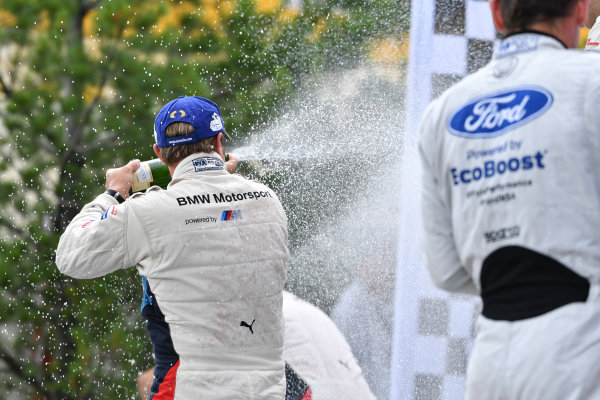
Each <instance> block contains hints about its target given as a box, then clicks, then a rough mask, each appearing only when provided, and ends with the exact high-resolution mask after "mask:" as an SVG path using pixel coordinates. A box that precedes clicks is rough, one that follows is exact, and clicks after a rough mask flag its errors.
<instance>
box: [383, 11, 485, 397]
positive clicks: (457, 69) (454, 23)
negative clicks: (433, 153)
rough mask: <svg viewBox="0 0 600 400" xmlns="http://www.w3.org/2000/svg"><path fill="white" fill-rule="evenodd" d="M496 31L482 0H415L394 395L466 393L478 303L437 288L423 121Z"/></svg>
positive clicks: (481, 57)
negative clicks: (427, 253) (426, 211)
mask: <svg viewBox="0 0 600 400" xmlns="http://www.w3.org/2000/svg"><path fill="white" fill-rule="evenodd" d="M495 37H496V33H495V29H494V25H493V22H492V18H491V12H490V9H489V4H488V2H487V1H483V0H412V7H411V30H410V56H409V70H408V91H407V98H406V107H405V112H406V124H405V126H406V132H405V141H404V142H405V149H404V153H403V156H402V161H401V162H402V182H401V188H403V189H407V190H402V193H401V199H400V201H401V208H400V209H401V210H402V211H401V215H400V222H399V233H398V247H397V257H396V259H397V268H396V280H397V281H396V295H395V315H394V338H393V354H392V372H391V382H392V386H391V391H390V399H392V400H459V399H462V398H464V388H465V375H466V366H467V360H468V355H469V353H470V349H471V346H472V342H473V337H474V326H475V319H476V317H477V315H478V314H479V311H480V303H479V301H478V300H477V299H475V298H474V297H467V296H464V297H462V296H456V295H450V294H448V293H445V292H442V291H440V290H438V289H436V288H435V287H434V286H433V285H432V284H431V283H430V282H431V281H430V279H429V275H428V274H427V271H426V269H425V266H424V264H423V259H422V250H421V246H420V238H419V232H420V229H421V220H420V215H421V210H420V208H419V196H420V163H419V159H418V150H417V143H418V125H419V121H420V118H421V116H422V114H423V112H424V111H425V108H426V107H427V105H428V104H429V102H430V101H431V100H432V99H433V98H435V97H436V96H438V95H439V94H441V93H442V92H443V91H444V90H445V89H447V88H448V87H450V86H451V85H452V84H454V83H455V82H457V81H459V80H460V79H461V78H462V77H464V76H465V75H467V74H469V73H472V72H474V71H476V70H478V69H479V68H481V67H482V66H484V65H485V64H487V62H488V61H489V59H490V57H491V54H492V49H493V43H494V40H495Z"/></svg>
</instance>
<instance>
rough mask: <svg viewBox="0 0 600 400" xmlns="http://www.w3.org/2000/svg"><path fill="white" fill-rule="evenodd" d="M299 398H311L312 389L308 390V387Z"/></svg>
mask: <svg viewBox="0 0 600 400" xmlns="http://www.w3.org/2000/svg"><path fill="white" fill-rule="evenodd" d="M301 400H312V390H310V388H308V390H307V391H306V393H304V396H302V399H301Z"/></svg>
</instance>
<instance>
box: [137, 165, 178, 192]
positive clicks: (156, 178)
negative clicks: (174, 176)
mask: <svg viewBox="0 0 600 400" xmlns="http://www.w3.org/2000/svg"><path fill="white" fill-rule="evenodd" d="M169 182H171V173H170V172H169V168H168V167H167V166H166V165H165V164H163V163H162V162H161V161H160V160H159V159H158V158H157V159H154V160H149V161H142V162H141V163H140V167H139V168H138V169H137V171H135V172H134V173H133V184H132V185H131V192H132V193H136V192H141V191H144V190H146V189H148V188H149V187H150V186H160V187H161V188H163V189H166V188H167V185H168V184H169Z"/></svg>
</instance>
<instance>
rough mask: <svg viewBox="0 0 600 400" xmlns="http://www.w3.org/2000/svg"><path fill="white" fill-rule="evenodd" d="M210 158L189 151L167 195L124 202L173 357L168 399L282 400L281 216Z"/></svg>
mask: <svg viewBox="0 0 600 400" xmlns="http://www.w3.org/2000/svg"><path fill="white" fill-rule="evenodd" d="M211 159H212V160H215V159H214V157H213V156H212V155H210V154H194V155H192V156H190V157H188V158H186V159H184V160H183V161H182V162H181V163H180V164H179V165H178V167H177V168H176V170H175V173H174V175H173V182H172V183H171V184H170V185H169V188H168V190H159V189H156V190H151V191H149V192H148V193H146V194H142V195H139V196H136V195H134V196H132V199H131V200H130V209H131V211H130V215H131V216H135V218H136V219H137V221H139V223H140V228H141V231H143V232H144V234H145V235H146V236H147V238H148V241H149V242H150V243H151V245H152V249H153V251H154V252H155V253H156V258H154V259H150V260H148V262H147V263H144V262H142V263H140V264H141V267H140V268H139V270H140V274H141V275H143V276H144V277H145V278H146V279H147V284H148V286H149V288H150V290H151V291H152V292H153V294H154V296H155V298H156V301H157V303H158V304H159V306H160V310H161V311H162V313H163V314H164V315H165V320H166V322H167V323H168V324H169V328H170V334H171V338H172V340H173V344H174V348H175V349H176V350H177V353H178V355H179V357H180V365H179V370H178V371H177V389H176V394H177V395H178V396H179V394H180V393H181V394H182V397H181V398H182V399H185V398H211V399H216V398H219V399H235V398H239V396H240V393H245V394H246V395H247V396H248V397H246V398H257V399H268V398H282V396H283V393H284V391H282V389H283V388H284V386H283V383H284V382H280V380H281V379H280V378H281V375H280V374H279V371H280V370H283V361H282V358H281V351H282V346H283V322H282V319H281V304H282V297H281V290H282V288H283V284H284V282H285V265H286V260H287V257H288V254H287V247H286V244H287V233H286V219H285V214H284V212H283V209H282V207H281V205H280V203H279V201H278V200H277V198H276V196H275V194H274V193H273V192H272V191H271V190H269V189H268V188H267V187H265V186H263V185H261V184H259V183H257V182H252V181H249V180H246V179H244V178H242V177H240V176H238V175H231V174H229V173H227V171H225V170H224V168H221V169H214V168H213V167H214V162H212V163H211V162H210V160H211ZM206 160H208V161H209V162H208V163H206V162H205V161H206ZM200 164H208V165H211V168H213V169H208V168H207V169H206V170H205V171H198V168H199V167H198V165H200ZM221 165H222V163H221ZM157 204H160V205H161V208H160V211H157V208H156V205H157ZM150 334H151V335H152V331H150ZM153 339H154V338H153ZM153 341H155V340H153ZM155 345H156V343H155ZM273 372H275V373H273ZM261 387H263V388H267V389H268V390H267V391H266V392H265V391H262V390H263V389H260V390H258V391H255V390H257V389H258V388H261ZM185 393H188V394H187V395H185ZM253 396H255V397H253Z"/></svg>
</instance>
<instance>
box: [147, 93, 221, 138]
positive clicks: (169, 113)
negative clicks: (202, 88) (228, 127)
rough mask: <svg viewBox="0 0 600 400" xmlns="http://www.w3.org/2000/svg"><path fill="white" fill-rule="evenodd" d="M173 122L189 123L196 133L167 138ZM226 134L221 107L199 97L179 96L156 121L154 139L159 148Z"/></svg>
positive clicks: (160, 112) (159, 113)
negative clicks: (169, 127) (167, 132)
mask: <svg viewBox="0 0 600 400" xmlns="http://www.w3.org/2000/svg"><path fill="white" fill-rule="evenodd" d="M173 122H187V123H189V124H192V126H193V127H194V133H191V134H189V135H185V136H174V137H167V135H166V131H167V126H169V125H171V124H172V123H173ZM219 133H223V134H224V135H225V137H227V139H231V138H230V137H229V135H228V134H227V132H225V124H223V118H222V117H221V112H220V111H219V107H218V106H217V105H216V104H215V103H213V102H212V101H210V100H208V99H205V98H203V97H198V96H179V97H178V98H176V99H175V100H171V101H170V102H168V103H167V104H166V105H165V106H164V107H163V108H162V109H161V110H160V111H159V112H158V115H157V116H156V119H155V120H154V139H155V140H156V144H157V145H158V146H159V147H169V146H179V145H182V144H189V143H196V142H199V141H200V140H202V139H206V138H209V137H213V136H217V135H218V134H219Z"/></svg>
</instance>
